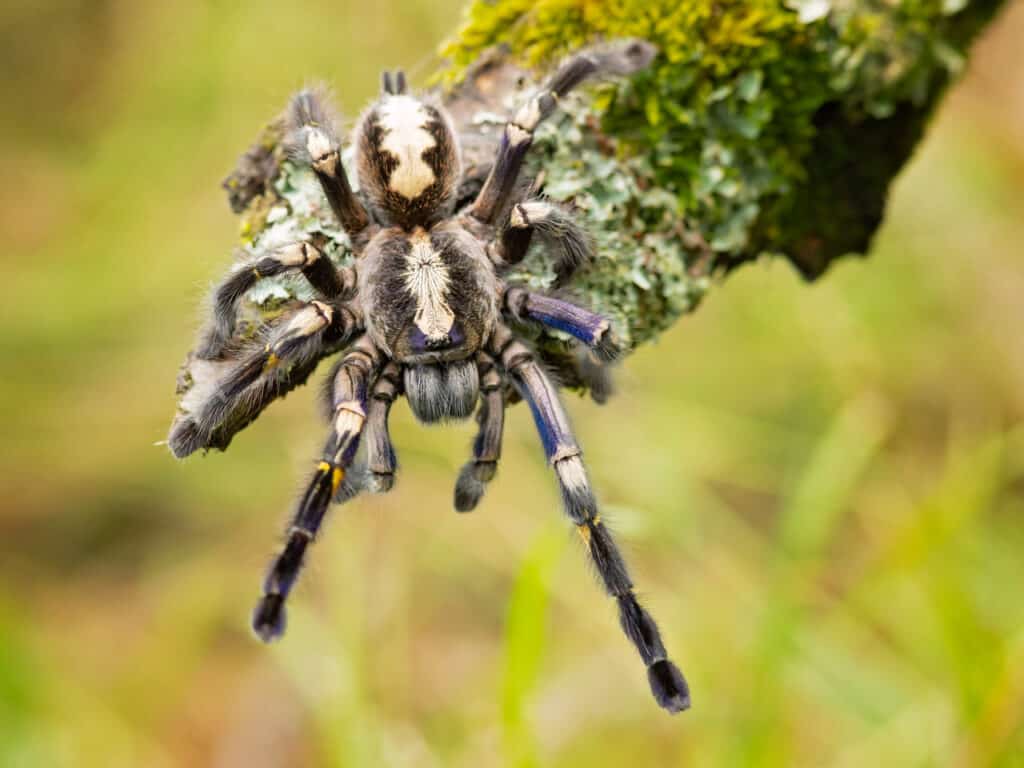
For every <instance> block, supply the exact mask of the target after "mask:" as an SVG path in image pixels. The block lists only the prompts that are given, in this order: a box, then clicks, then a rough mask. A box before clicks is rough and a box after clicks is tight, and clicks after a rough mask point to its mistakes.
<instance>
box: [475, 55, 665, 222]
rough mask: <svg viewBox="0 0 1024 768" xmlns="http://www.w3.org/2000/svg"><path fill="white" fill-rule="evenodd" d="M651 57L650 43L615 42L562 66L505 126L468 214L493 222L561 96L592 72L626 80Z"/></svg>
mask: <svg viewBox="0 0 1024 768" xmlns="http://www.w3.org/2000/svg"><path fill="white" fill-rule="evenodd" d="M654 53H655V50H654V47H653V46H652V45H651V44H650V43H646V42H642V41H639V40H628V41H618V42H616V43H611V44H608V45H604V46H600V47H595V48H593V49H591V50H588V51H584V52H581V53H578V54H576V55H575V56H573V57H571V58H570V59H568V60H567V61H566V62H565V63H563V64H562V66H560V67H559V68H558V69H557V70H556V71H555V73H554V74H553V75H552V76H551V78H550V79H549V80H548V81H547V82H546V83H545V84H544V85H543V86H542V87H541V88H540V89H539V90H538V91H537V92H536V93H535V94H534V95H533V97H532V98H531V99H530V100H529V101H528V102H527V103H526V104H525V105H523V107H522V108H520V110H519V111H518V112H517V113H516V115H515V117H513V118H512V120H510V121H509V122H508V123H506V125H505V130H504V133H503V134H502V137H501V142H500V143H499V145H498V154H497V157H496V158H495V161H494V166H493V167H492V168H491V172H490V173H489V174H488V176H487V180H486V181H485V182H484V186H483V189H481V190H480V194H479V195H478V196H477V199H476V200H475V201H474V203H473V205H472V207H471V208H470V214H471V215H472V216H473V217H475V218H476V219H477V220H478V221H482V222H484V223H485V224H497V223H498V217H499V216H500V215H501V213H502V211H504V210H506V209H507V208H508V207H509V205H510V203H511V201H512V199H513V196H514V193H515V192H516V188H517V186H518V183H519V173H520V171H521V170H522V167H523V161H524V160H525V158H526V153H527V151H528V150H529V148H530V145H531V144H532V143H533V134H534V131H536V129H537V126H538V125H540V123H541V122H542V121H543V120H544V119H545V118H547V117H548V116H550V115H551V114H552V113H553V112H554V111H555V109H556V108H557V106H558V100H559V99H560V98H561V97H563V96H565V95H566V94H567V93H569V92H570V91H571V90H572V89H573V88H575V87H576V86H578V85H579V84H580V83H582V82H583V81H584V80H586V79H587V78H589V77H591V76H592V75H595V74H598V73H606V74H609V75H627V74H632V73H633V72H637V71H639V70H640V69H643V68H644V67H646V66H647V65H648V64H649V63H650V62H651V59H652V58H653V57H654Z"/></svg>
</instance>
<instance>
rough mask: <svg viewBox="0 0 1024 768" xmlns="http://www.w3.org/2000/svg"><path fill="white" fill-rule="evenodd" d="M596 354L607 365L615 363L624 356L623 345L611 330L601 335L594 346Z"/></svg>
mask: <svg viewBox="0 0 1024 768" xmlns="http://www.w3.org/2000/svg"><path fill="white" fill-rule="evenodd" d="M594 353H595V354H596V355H597V356H598V358H599V359H600V360H601V361H602V362H605V363H614V362H615V361H616V360H618V359H619V357H621V356H622V345H621V344H620V343H619V340H618V338H616V336H615V334H614V333H613V332H612V331H611V329H608V330H606V331H605V332H604V333H602V334H601V337H600V338H599V339H598V340H597V343H596V344H594Z"/></svg>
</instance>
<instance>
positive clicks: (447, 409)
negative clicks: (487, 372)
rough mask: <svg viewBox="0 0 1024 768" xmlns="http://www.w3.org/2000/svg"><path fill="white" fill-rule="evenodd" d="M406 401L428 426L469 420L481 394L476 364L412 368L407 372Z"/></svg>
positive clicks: (414, 366)
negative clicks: (443, 422)
mask: <svg viewBox="0 0 1024 768" xmlns="http://www.w3.org/2000/svg"><path fill="white" fill-rule="evenodd" d="M404 379H405V397H406V399H407V400H408V401H409V407H410V408H411V409H412V412H413V415H414V416H415V417H416V418H417V419H418V420H420V421H422V422H423V423H425V424H435V423H437V422H441V421H452V420H459V419H468V418H469V417H470V415H472V413H473V408H474V407H475V406H476V403H477V399H478V397H479V394H480V377H479V374H478V372H477V364H476V361H475V360H472V359H470V360H458V361H456V362H453V363H436V364H425V365H413V366H409V367H408V368H406V369H405V376H404Z"/></svg>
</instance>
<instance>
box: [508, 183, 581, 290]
mask: <svg viewBox="0 0 1024 768" xmlns="http://www.w3.org/2000/svg"><path fill="white" fill-rule="evenodd" d="M534 233H536V234H537V235H539V236H540V238H541V239H542V240H543V241H544V242H545V243H547V244H548V245H549V246H550V247H551V248H552V250H553V251H554V253H555V264H554V266H555V285H556V287H557V286H561V285H564V284H565V283H566V282H567V281H568V280H569V278H570V277H572V275H573V274H574V273H575V272H576V270H577V269H579V268H580V267H581V266H583V265H584V264H586V263H587V262H589V261H590V260H591V259H592V258H593V253H594V245H593V241H592V239H591V237H590V236H589V235H588V234H587V232H586V230H584V229H583V228H582V227H581V226H580V225H579V224H577V223H576V221H575V220H574V219H573V217H572V216H571V215H570V214H569V213H568V212H567V211H565V210H564V209H563V208H561V207H560V206H558V205H555V204H554V203H549V202H547V201H545V200H530V201H527V202H524V203H518V204H516V205H515V206H513V208H512V210H511V211H510V212H509V220H508V224H507V225H506V226H505V228H504V229H503V230H502V231H501V235H500V236H499V237H498V239H497V241H496V242H495V243H494V244H493V245H492V247H491V248H490V249H489V253H490V256H491V260H492V261H494V263H495V266H497V267H499V268H500V267H506V266H511V265H513V264H518V263H519V262H520V261H522V260H523V258H525V257H526V253H527V251H528V250H529V248H530V244H531V242H532V239H533V234H534Z"/></svg>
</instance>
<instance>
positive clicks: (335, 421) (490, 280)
mask: <svg viewBox="0 0 1024 768" xmlns="http://www.w3.org/2000/svg"><path fill="white" fill-rule="evenodd" d="M652 55H653V50H652V48H651V47H650V46H649V45H647V44H645V43H641V42H637V41H634V42H631V43H629V44H628V45H620V46H618V47H614V46H608V47H604V48H595V49H592V50H590V51H586V52H582V53H579V54H577V55H576V56H574V57H572V58H570V59H569V60H567V61H566V62H565V63H564V64H563V65H562V66H561V67H560V68H558V69H557V71H556V72H555V73H554V75H553V76H552V77H551V78H550V79H549V80H548V81H547V83H546V84H544V85H543V86H542V87H541V88H540V89H538V90H537V91H536V92H535V93H534V95H533V96H532V98H530V99H529V100H528V101H527V102H526V104H525V106H523V107H522V108H521V109H520V110H519V111H518V112H517V113H516V115H515V117H514V118H513V119H512V120H510V121H509V122H507V123H506V125H505V128H504V132H503V134H502V137H501V140H500V144H499V147H498V150H497V155H496V157H495V159H494V163H493V166H492V168H491V170H490V173H489V175H488V176H487V178H486V180H485V182H484V183H483V186H482V188H481V189H480V190H479V193H478V194H477V195H476V196H475V199H472V200H471V202H469V203H467V204H465V205H463V206H462V207H461V208H460V209H458V210H456V207H457V206H456V202H457V190H458V189H459V185H460V181H461V180H462V171H461V168H460V147H459V142H458V138H457V134H456V132H455V130H454V128H453V125H452V122H451V119H450V117H449V115H448V114H447V113H446V111H445V109H444V108H443V107H442V106H440V105H439V104H437V103H433V102H432V101H429V100H421V99H419V98H416V97H414V96H412V95H410V94H409V93H408V92H407V87H406V83H405V78H404V76H403V75H402V74H401V73H397V75H396V76H395V78H394V79H393V78H392V77H391V76H390V75H389V74H385V76H384V83H383V89H382V93H381V96H380V98H379V99H378V100H377V101H376V102H374V103H373V104H372V105H371V106H370V107H369V108H368V109H367V110H366V112H365V113H364V114H363V115H362V117H361V118H360V120H359V122H358V127H357V129H356V132H355V135H354V138H353V141H354V144H355V147H356V170H357V178H358V183H359V184H358V186H359V193H358V194H357V193H355V192H354V191H353V188H352V186H351V185H350V184H349V181H348V178H347V177H346V173H345V169H344V167H343V165H342V162H341V147H340V141H339V138H338V135H337V134H336V132H335V129H334V121H333V119H332V118H331V117H330V116H329V114H328V112H327V111H326V109H325V107H324V105H323V103H322V99H321V97H320V96H319V95H318V94H317V93H315V92H312V91H303V92H300V93H298V94H297V95H296V96H295V97H294V98H293V100H292V102H291V105H290V110H289V117H288V120H289V134H288V143H289V148H290V151H291V153H292V156H293V157H294V158H295V159H296V160H297V161H298V162H300V163H305V164H308V165H309V166H310V167H311V168H312V170H313V172H314V173H315V175H316V177H317V179H318V180H319V182H320V185H321V186H322V188H323V192H324V194H325V196H326V198H327V201H328V202H329V204H330V207H331V209H332V210H333V212H334V215H335V216H336V217H337V219H338V222H339V223H340V225H341V227H342V228H343V229H344V230H345V232H346V233H347V234H348V237H349V239H350V241H351V244H352V248H353V251H354V254H355V256H356V257H357V261H356V264H355V266H354V267H348V268H340V269H339V268H337V267H335V266H334V265H333V264H332V262H331V261H330V259H328V258H327V257H326V256H325V255H324V254H323V253H322V252H321V250H320V249H319V248H318V247H317V245H316V244H315V243H312V242H299V243H295V244H293V245H290V246H287V247H285V248H283V249H281V250H279V251H277V252H275V253H270V254H268V255H265V256H263V257H261V258H259V259H257V260H255V261H251V262H249V263H247V264H245V265H243V266H242V267H241V268H239V269H237V270H235V271H234V272H233V273H232V274H231V275H229V276H228V277H227V279H226V280H224V282H223V283H222V284H221V285H220V286H219V287H218V288H217V289H216V291H215V293H214V303H213V316H212V319H211V322H210V323H209V325H208V327H207V329H206V330H205V331H204V335H203V337H202V338H201V342H200V345H199V349H198V352H197V354H198V356H199V357H200V358H203V359H206V360H218V361H222V362H223V363H225V366H224V370H226V372H225V373H223V375H220V376H219V377H217V379H216V381H215V382H213V384H207V385H206V386H205V387H204V391H203V392H202V393H201V395H199V396H198V398H197V406H196V407H195V408H192V409H190V412H189V413H188V414H187V415H185V416H183V417H181V418H179V419H178V420H177V421H176V422H175V424H174V425H173V426H172V429H171V433H170V436H169V444H170V448H171V450H172V451H173V453H174V454H175V456H177V457H179V458H181V457H184V456H187V455H188V454H191V453H193V452H194V451H196V450H199V449H204V448H210V447H220V448H223V447H225V446H226V442H225V441H224V438H223V434H222V428H224V425H225V424H227V423H229V422H230V423H232V424H233V425H234V427H233V429H234V431H237V429H239V428H241V426H244V425H245V424H246V423H248V422H249V421H251V420H252V419H253V418H255V417H256V415H258V413H259V412H260V411H261V410H262V409H263V408H264V407H266V405H268V404H269V403H270V402H271V401H272V400H274V399H275V398H277V397H279V396H280V395H282V394H284V393H286V392H287V391H288V390H289V389H290V388H291V387H293V386H294V385H295V383H296V382H299V383H301V381H304V380H305V378H306V377H307V376H308V375H309V374H310V373H311V372H312V370H313V368H314V367H315V366H316V364H317V363H318V362H319V361H320V360H321V359H323V358H324V357H326V356H328V355H331V354H333V353H336V352H343V355H342V357H341V359H340V361H339V362H338V363H337V364H336V365H335V366H334V368H333V371H332V373H331V375H330V379H329V383H328V387H327V399H328V401H329V406H330V413H331V419H332V421H331V426H330V430H329V435H328V437H327V441H326V445H325V446H324V450H323V454H322V456H321V459H320V460H319V462H318V463H317V465H316V469H315V471H314V472H313V475H312V477H311V478H310V480H309V482H308V484H307V486H306V489H305V492H304V493H303V494H302V496H301V498H300V500H299V502H298V506H297V509H296V511H295V514H294V518H293V520H292V523H291V526H290V527H289V529H288V532H287V541H286V543H285V545H284V548H283V551H282V552H281V554H280V555H279V556H278V557H277V558H276V559H275V560H274V562H273V564H272V566H271V568H270V570H269V572H268V575H267V577H266V581H265V583H264V587H263V596H262V598H261V599H260V601H259V603H258V604H257V606H256V609H255V611H254V613H253V628H254V630H255V632H256V633H257V635H259V637H260V638H262V639H263V640H264V641H270V640H272V639H274V638H277V637H279V636H280V635H281V634H282V633H283V631H284V628H285V600H286V598H287V597H288V594H289V593H290V592H291V590H292V587H293V585H294V584H295V581H296V577H297V575H298V573H299V570H300V567H301V565H302V562H303V559H304V557H305V554H306V550H307V548H308V547H309V545H310V543H311V542H312V541H313V540H314V538H315V537H316V535H317V532H318V530H319V529H320V525H321V523H322V522H323V519H324V516H325V513H326V512H327V509H328V507H329V506H330V504H331V502H332V501H344V500H346V499H348V498H350V497H351V496H354V495H355V494H356V493H358V492H360V491H362V490H370V491H375V492H383V491H388V490H390V489H391V487H392V485H393V483H394V474H395V468H396V458H395V451H394V448H393V447H392V443H391V438H390V436H389V433H388V414H389V411H390V409H391V406H392V404H393V403H394V402H395V400H396V398H398V397H399V396H400V395H404V396H405V398H406V399H407V400H408V402H409V405H410V407H411V409H412V412H413V414H414V415H415V416H416V417H417V419H418V420H419V421H421V422H423V423H427V424H432V423H436V422H442V421H447V420H452V419H466V418H468V417H470V416H471V415H472V413H473V411H474V408H475V407H476V406H477V403H479V409H478V411H477V415H476V418H477V421H478V423H479V431H478V434H477V437H476V440H475V442H474V444H473V457H472V460H470V461H469V462H468V463H467V464H466V465H465V466H464V467H463V468H462V470H461V472H460V474H459V477H458V480H457V483H456V489H455V507H456V509H458V510H459V511H463V512H464V511H469V510H471V509H473V508H474V507H475V506H476V505H477V503H478V502H479V501H480V499H481V497H482V495H483V493H484V488H485V485H486V484H487V483H488V482H489V481H490V480H491V479H492V478H493V477H494V475H495V471H496V468H497V462H498V459H499V455H500V452H501V440H502V430H503V424H504V411H505V405H506V401H507V398H508V397H510V396H514V395H518V396H519V397H521V398H522V399H523V400H525V401H526V402H527V403H528V404H529V406H530V409H531V410H532V413H533V418H534V420H535V422H536V426H537V430H538V432H539V433H540V439H541V442H542V443H543V446H544V451H545V453H546V454H547V458H548V461H549V462H550V464H551V467H552V468H553V469H554V472H555V475H556V477H557V480H558V484H559V486H560V489H561V496H562V502H563V506H564V510H565V514H566V515H567V516H568V517H569V519H570V520H571V521H572V523H573V524H574V525H575V526H576V528H577V530H578V531H579V534H580V536H581V538H582V540H583V542H584V543H585V544H586V546H587V549H588V551H589V553H590V556H591V558H592V560H593V564H594V566H595V567H596V569H597V572H598V574H599V576H600V579H601V581H602V582H603V584H604V587H605V589H606V590H607V592H608V593H609V594H610V595H611V596H613V597H614V598H615V600H616V601H617V604H618V609H619V619H620V622H621V625H622V629H623V630H624V632H625V634H626V635H627V636H628V637H629V639H630V640H631V641H632V642H633V644H634V645H635V646H636V649H637V650H638V651H639V654H640V657H641V658H642V660H643V662H644V664H645V665H646V667H647V674H648V679H649V682H650V686H651V690H652V691H653V694H654V697H655V699H656V700H657V702H658V703H659V704H660V705H661V706H662V707H664V708H665V709H667V710H668V711H670V712H679V711H682V710H684V709H686V708H687V707H688V706H689V703H690V695H689V690H688V687H687V684H686V681H685V679H684V678H683V676H682V674H681V673H680V671H679V669H678V668H677V667H676V666H675V665H674V664H673V663H672V662H671V661H670V660H669V659H668V658H667V654H666V651H665V647H664V645H663V644H662V640H661V637H660V634H659V632H658V628H657V626H656V624H655V622H654V619H653V618H652V617H651V616H650V614H649V613H648V612H647V611H646V610H645V609H644V608H643V607H641V605H640V603H639V602H638V600H637V597H636V594H635V592H634V587H633V582H632V580H631V579H630V576H629V573H628V571H627V569H626V565H625V562H624V561H623V558H622V555H621V554H620V553H619V550H618V548H617V547H616V545H615V543H614V542H613V540H612V537H611V534H610V533H609V531H608V528H607V527H606V525H605V524H604V523H603V522H602V520H601V516H600V513H599V512H598V508H597V503H596V501H595V498H594V495H593V493H592V491H591V488H590V482H589V480H588V478H587V472H586V469H585V467H584V464H583V460H582V456H581V451H580V447H579V445H578V444H577V442H576V438H575V437H574V436H573V433H572V430H571V429H570V427H569V421H568V418H567V416H566V413H565V410H564V409H563V407H562V404H561V402H560V401H559V398H558V394H557V391H556V386H555V384H553V382H552V380H551V379H550V378H549V376H548V374H547V373H546V372H545V371H544V370H543V369H542V367H541V366H540V365H539V364H538V362H537V360H536V359H535V357H534V355H533V354H532V353H531V351H530V349H529V347H528V346H527V345H526V344H524V343H523V342H522V341H521V340H519V339H518V338H517V337H516V335H515V334H514V333H513V331H512V330H510V328H509V324H510V323H512V322H515V323H539V324H543V325H546V326H548V327H550V328H554V329H557V330H559V331H562V332H564V333H566V334H569V335H570V336H572V337H574V338H575V339H577V340H578V341H579V342H581V343H582V344H583V345H586V346H587V347H588V348H589V349H590V350H592V352H593V353H594V354H595V355H596V356H597V357H599V358H600V359H602V360H606V361H607V360H610V359H611V358H612V357H614V355H615V352H616V349H617V347H616V343H615V340H614V337H613V334H612V329H611V326H610V324H609V322H608V320H607V319H606V318H604V317H602V316H601V315H598V314H595V313H593V312H590V311H589V310H587V309H585V308H583V307H580V306H577V305H576V304H574V303H572V302H570V301H567V300H565V299H563V298H558V297H555V296H551V295H547V294H544V293H538V292H534V291H530V290H527V289H525V288H523V287H520V286H516V285H512V284H509V283H507V282H505V280H503V279H502V275H503V274H505V273H506V271H507V270H508V268H509V267H510V266H511V265H514V264H517V263H518V262H520V261H521V260H522V259H523V258H524V257H525V255H526V252H527V250H528V248H529V246H530V242H531V237H532V236H533V234H534V233H536V234H537V236H538V237H540V238H544V239H546V240H547V241H548V242H550V243H551V244H552V246H553V249H552V250H553V251H554V253H555V254H556V264H555V272H556V275H557V276H558V282H559V283H560V284H561V283H565V282H567V281H568V280H569V279H570V278H571V277H572V274H573V272H574V271H575V270H576V269H577V268H578V267H579V266H581V265H582V264H583V263H584V262H585V261H586V260H587V258H588V257H589V255H590V250H591V241H590V239H589V238H588V236H587V234H586V233H585V231H584V230H583V229H582V228H581V227H580V226H579V225H578V224H577V223H576V222H575V221H574V220H573V217H572V215H571V214H570V213H568V212H567V211H566V210H564V209H563V208H561V207H559V206H557V205H554V204H552V203H551V202H548V201H546V200H544V199H540V198H532V199H524V192H523V188H524V187H523V184H522V183H521V181H520V175H521V169H522V166H523V163H524V159H525V157H526V154H527V151H528V150H529V148H530V145H531V143H532V141H533V136H534V131H535V129H536V128H537V126H538V125H539V124H540V123H541V121H542V120H544V119H545V118H546V117H548V116H549V115H551V114H552V112H554V111H555V109H556V108H557V105H558V101H559V98H560V97H562V96H564V95H565V94H566V93H568V92H569V91H570V90H572V89H573V88H574V87H576V86H577V85H579V84H580V83H581V82H582V81H584V80H585V79H587V78H588V77H590V76H592V75H595V74H598V73H602V72H603V73H609V74H624V73H628V72H632V71H636V70H637V69H638V68H639V67H640V66H644V65H646V63H647V62H649V61H650V58H651V56H652ZM284 273H300V274H301V275H303V276H304V277H305V279H306V280H307V281H308V283H309V285H310V286H311V288H312V290H313V291H314V293H315V295H316V298H315V299H314V300H312V301H309V302H308V303H300V305H299V306H297V307H295V308H292V309H290V310H289V311H287V312H286V313H285V314H284V315H283V316H282V317H280V318H278V319H277V320H276V321H274V322H270V323H267V324H266V326H265V327H264V328H262V329H261V330H260V332H259V333H258V334H257V337H258V342H257V343H253V342H251V341H250V342H245V341H243V340H241V339H239V338H236V336H238V335H239V334H237V333H236V323H237V308H238V303H239V300H240V299H241V297H242V296H243V295H244V294H245V293H246V292H247V291H248V290H249V289H250V288H252V287H253V286H254V285H255V284H256V282H257V281H258V280H260V279H261V278H264V277H269V276H273V275H280V274H284ZM228 439H230V438H228ZM360 443H362V444H363V448H364V453H363V454H361V457H362V458H361V459H360V463H361V464H363V466H362V467H357V466H353V464H354V462H356V453H357V449H358V447H359V445H360Z"/></svg>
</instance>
